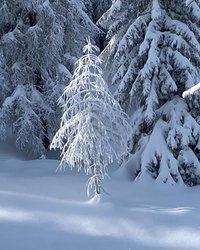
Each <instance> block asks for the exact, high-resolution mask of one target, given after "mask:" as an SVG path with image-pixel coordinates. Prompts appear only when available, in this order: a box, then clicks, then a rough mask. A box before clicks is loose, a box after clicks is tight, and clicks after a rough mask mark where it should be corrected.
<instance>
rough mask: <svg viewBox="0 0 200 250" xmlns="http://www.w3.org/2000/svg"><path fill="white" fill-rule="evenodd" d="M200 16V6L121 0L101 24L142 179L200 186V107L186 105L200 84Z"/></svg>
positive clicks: (155, 0)
mask: <svg viewBox="0 0 200 250" xmlns="http://www.w3.org/2000/svg"><path fill="white" fill-rule="evenodd" d="M199 13H200V9H199V3H198V1H193V2H192V3H191V4H190V7H188V6H185V3H184V1H182V0H177V1H165V0H151V1H145V0H144V1H123V0H115V1H113V5H112V7H111V8H110V10H109V11H108V12H107V13H105V15H104V16H103V17H102V18H101V19H100V21H99V23H100V24H101V25H102V26H103V27H104V28H107V29H108V36H107V38H108V39H109V43H108V46H107V48H106V49H105V50H104V52H103V54H102V56H103V58H105V57H108V58H109V60H107V61H108V64H107V66H108V68H109V69H110V71H109V74H108V75H109V77H110V76H111V78H112V80H113V84H118V88H117V91H116V97H117V99H118V100H119V102H120V103H121V104H122V105H123V106H124V107H125V108H126V110H127V111H128V112H130V113H131V114H132V115H133V122H134V124H135V125H134V134H133V153H135V155H137V157H138V155H139V161H140V168H139V169H137V173H139V174H138V176H137V178H138V179H140V180H142V179H144V178H146V176H152V177H153V178H154V179H155V180H156V181H157V182H162V183H163V182H164V183H166V182H168V183H172V184H173V183H182V181H184V182H185V183H186V184H188V185H196V184H198V183H199V180H200V164H199V139H200V133H199V131H200V130H199V129H200V127H199V119H198V116H197V114H196V113H195V112H193V111H194V109H195V106H198V104H197V102H196V104H195V103H193V101H192V100H189V101H188V102H187V104H186V103H185V102H184V101H183V99H182V98H181V95H182V92H183V91H184V90H185V89H188V88H190V87H192V86H193V85H195V84H196V83H198V82H199V78H200V56H199V55H200V33H199V25H200V15H199ZM133 110H134V111H135V112H133V113H132V111H133Z"/></svg>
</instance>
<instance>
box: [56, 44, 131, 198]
mask: <svg viewBox="0 0 200 250" xmlns="http://www.w3.org/2000/svg"><path fill="white" fill-rule="evenodd" d="M83 51H84V53H85V55H84V56H83V57H81V58H80V59H79V60H78V61H77V68H76V69H75V72H74V74H73V77H72V81H71V82H70V84H69V85H68V86H67V87H66V88H65V90H64V94H63V95H62V96H61V98H60V104H61V105H62V109H63V116H62V119H61V125H60V129H59V130H58V132H57V133H56V135H55V136H54V138H53V141H52V144H51V148H54V149H56V148H59V149H61V150H62V154H61V157H62V160H61V168H63V167H64V168H65V167H66V164H69V165H70V166H71V167H77V168H78V170H81V169H82V168H84V171H85V173H86V174H89V175H91V177H90V179H89V182H88V190H89V189H90V188H92V187H94V189H95V193H96V194H100V190H101V180H102V179H103V178H104V176H105V175H106V172H107V171H106V167H107V165H108V164H109V163H112V162H113V160H114V159H115V158H116V159H117V160H118V161H119V160H120V158H121V157H122V156H123V155H124V154H125V153H127V152H128V147H127V141H128V133H129V132H130V130H131V127H130V125H129V123H128V118H127V115H126V114H125V113H124V112H123V111H122V109H121V108H120V106H119V104H118V103H117V102H116V101H115V100H114V98H113V97H112V96H111V94H110V92H109V90H108V88H107V85H106V83H105V81H104V80H103V78H102V71H101V68H100V64H101V61H100V59H99V58H98V57H97V56H96V55H95V52H98V48H97V47H96V46H93V45H92V44H91V42H90V41H88V44H87V45H86V46H84V49H83Z"/></svg>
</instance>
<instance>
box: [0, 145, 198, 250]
mask: <svg viewBox="0 0 200 250" xmlns="http://www.w3.org/2000/svg"><path fill="white" fill-rule="evenodd" d="M6 150H7V149H6ZM58 164H59V161H56V160H35V161H27V160H21V159H17V157H16V155H14V154H13V153H12V154H11V153H7V154H6V152H5V150H4V151H3V150H1V153H0V249H2V250H79V249H81V250H82V249H84V250H164V249H166V250H170V249H176V250H184V249H185V250H189V249H190V250H193V249H196V250H199V249H200V199H199V194H200V188H199V187H196V188H186V187H183V186H182V187H166V186H164V185H158V184H157V185H155V184H153V183H148V184H147V183H146V184H145V183H133V182H132V181H131V180H130V179H128V178H126V176H125V175H123V174H122V173H123V172H124V171H122V170H120V171H118V172H115V173H112V174H111V176H110V179H108V178H107V179H106V180H105V181H104V183H103V185H104V187H105V188H106V190H107V191H108V193H109V194H103V196H102V199H101V201H100V202H98V201H97V200H91V199H90V200H89V199H88V198H87V196H86V187H85V185H86V181H87V177H85V176H84V175H83V174H82V173H76V171H73V172H71V171H70V170H69V171H66V173H56V172H55V169H56V168H57V166H58ZM119 172H120V173H119Z"/></svg>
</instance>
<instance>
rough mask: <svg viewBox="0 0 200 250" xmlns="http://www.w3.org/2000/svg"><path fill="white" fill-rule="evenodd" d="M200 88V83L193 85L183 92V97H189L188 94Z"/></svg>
mask: <svg viewBox="0 0 200 250" xmlns="http://www.w3.org/2000/svg"><path fill="white" fill-rule="evenodd" d="M199 88H200V83H198V84H196V85H195V86H193V87H192V88H190V89H188V90H186V91H184V92H183V94H182V96H183V98H185V97H187V96H188V95H193V94H194V92H196V91H198V90H199Z"/></svg>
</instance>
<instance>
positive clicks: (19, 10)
mask: <svg viewBox="0 0 200 250" xmlns="http://www.w3.org/2000/svg"><path fill="white" fill-rule="evenodd" d="M85 2H86V1H84V0H79V1H75V0H73V1H69V0H59V1H49V0H0V84H1V94H0V105H1V108H2V109H1V113H2V114H1V117H4V119H1V128H5V126H8V125H10V126H11V127H13V132H14V135H15V137H16V144H17V146H20V145H25V144H26V141H28V140H29V136H28V137H26V136H25V135H24V136H23V137H20V138H19V132H18V131H23V130H24V126H25V124H22V122H20V123H19V121H22V120H23V119H24V118H23V116H24V113H26V112H30V113H31V114H34V115H36V116H37V121H38V124H40V125H39V127H40V128H41V131H40V135H39V134H38V132H36V131H38V128H39V127H38V125H37V123H36V122H35V121H34V119H32V118H31V119H28V120H29V122H27V123H26V130H27V133H26V134H27V135H28V131H32V132H33V133H36V134H34V135H33V138H32V139H33V140H35V142H31V143H30V145H31V146H30V147H27V148H29V152H30V153H33V152H34V153H35V155H41V153H42V152H44V150H45V149H44V146H45V147H47V146H48V142H49V140H51V139H52V137H53V134H54V132H55V131H56V130H57V128H58V126H59V120H58V118H57V117H58V116H59V115H60V108H59V107H58V105H57V99H58V97H59V96H60V95H61V93H62V92H63V89H64V86H66V84H67V83H68V82H69V80H70V78H71V73H70V72H73V64H74V62H75V60H76V58H77V57H79V56H80V55H82V51H81V49H79V48H82V46H83V44H84V41H85V38H86V36H88V35H89V34H90V36H91V37H93V38H94V37H95V36H97V35H98V33H99V29H98V28H97V27H96V26H95V25H94V24H93V22H92V20H91V19H90V18H89V16H88V15H87V14H86V11H87V9H86V5H85ZM20 90H21V91H22V92H21V94H19V95H17V96H21V97H20V98H18V97H17V98H16V93H19V91H20ZM22 95H24V96H22ZM7 99H8V100H7ZM21 99H23V100H24V101H21ZM11 102H12V104H11ZM7 103H9V105H8V104H7ZM27 103H28V106H25V107H23V106H22V105H23V104H24V105H26V104H27ZM8 106H9V108H8ZM19 106H20V107H21V108H20V109H18V110H17V107H19ZM19 110H21V112H19ZM27 115H28V114H27ZM11 116H12V117H11ZM29 118H30V117H29ZM26 120H27V119H26ZM8 121H10V122H9V123H7V122H8ZM16 123H17V126H16V127H17V128H18V129H17V130H16V129H15V124H16ZM20 126H21V127H20ZM1 134H2V136H3V135H5V130H4V129H2V130H1ZM34 138H35V139H34ZM23 140H24V141H23ZM19 141H20V143H18V142H19ZM39 145H40V146H39ZM20 148H21V146H20Z"/></svg>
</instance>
